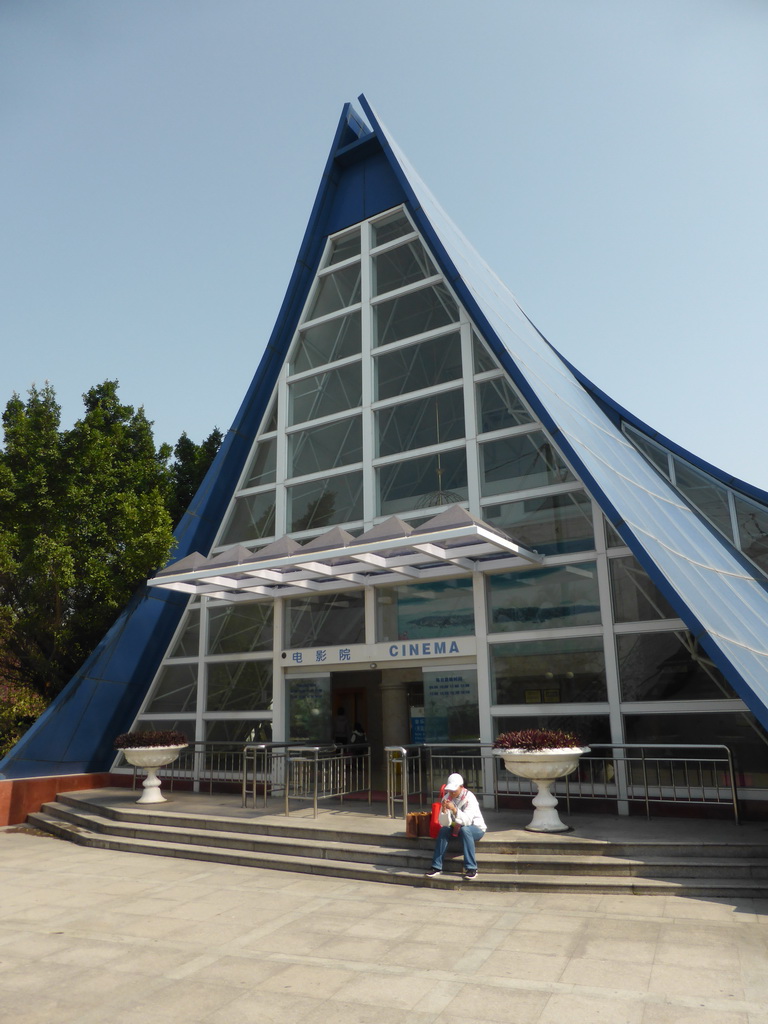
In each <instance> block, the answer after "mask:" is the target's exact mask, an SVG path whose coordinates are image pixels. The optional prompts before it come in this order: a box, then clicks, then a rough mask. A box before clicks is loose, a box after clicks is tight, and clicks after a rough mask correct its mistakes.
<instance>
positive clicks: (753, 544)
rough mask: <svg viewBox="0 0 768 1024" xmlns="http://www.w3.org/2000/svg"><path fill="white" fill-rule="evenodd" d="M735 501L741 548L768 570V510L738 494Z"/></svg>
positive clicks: (762, 567)
mask: <svg viewBox="0 0 768 1024" xmlns="http://www.w3.org/2000/svg"><path fill="white" fill-rule="evenodd" d="M735 501H736V519H737V522H738V524H739V542H740V544H741V550H742V551H743V552H744V554H745V555H746V556H747V557H748V558H751V559H752V561H753V562H757V564H758V565H759V566H760V568H761V569H764V570H766V571H768V511H766V509H761V508H758V507H757V505H753V504H752V502H751V501H744V500H743V499H742V498H739V497H738V496H736V497H735Z"/></svg>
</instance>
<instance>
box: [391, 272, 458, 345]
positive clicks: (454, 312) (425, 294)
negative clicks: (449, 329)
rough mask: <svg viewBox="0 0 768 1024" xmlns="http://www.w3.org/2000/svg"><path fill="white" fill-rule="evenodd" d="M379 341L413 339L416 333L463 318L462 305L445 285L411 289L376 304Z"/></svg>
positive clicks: (432, 329)
mask: <svg viewBox="0 0 768 1024" xmlns="http://www.w3.org/2000/svg"><path fill="white" fill-rule="evenodd" d="M374 318H375V329H376V344H377V345H389V344H391V343H392V342H393V341H401V340H402V339H403V338H411V337H413V336H414V335H415V334H423V333H424V332H425V331H434V330H435V329H436V328H438V327H445V326H446V325H447V324H455V323H456V321H457V320H458V319H459V307H458V306H457V305H456V303H455V302H454V301H453V298H452V297H451V294H450V292H449V291H448V289H447V288H446V287H445V285H442V284H437V285H433V286H432V287H431V288H422V289H421V290H420V291H418V292H409V293H408V294H407V295H400V296H398V298H396V299H389V300H388V301H387V302H381V303H379V304H378V305H377V306H374Z"/></svg>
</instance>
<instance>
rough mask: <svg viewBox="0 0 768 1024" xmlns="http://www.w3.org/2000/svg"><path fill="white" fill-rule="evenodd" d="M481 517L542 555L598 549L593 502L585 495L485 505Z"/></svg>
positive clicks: (576, 494) (561, 495)
mask: <svg viewBox="0 0 768 1024" xmlns="http://www.w3.org/2000/svg"><path fill="white" fill-rule="evenodd" d="M482 516H483V519H485V521H486V522H487V523H491V524H492V525H493V526H496V527H498V529H500V530H503V531H504V533H506V534H508V536H509V537H510V538H511V539H512V540H516V541H517V542H518V543H520V544H522V545H523V546H524V547H527V548H530V549H531V550H532V551H538V552H539V554H542V555H562V554H567V553H568V552H570V551H589V550H591V549H592V548H594V546H595V538H594V532H593V529H592V502H591V501H590V500H589V497H588V496H587V495H586V494H585V493H584V492H583V491H571V492H569V493H568V494H546V495H542V496H541V497H538V498H526V499H525V500H524V501H508V502H505V503H504V504H503V505H486V506H485V507H484V508H483V512H482Z"/></svg>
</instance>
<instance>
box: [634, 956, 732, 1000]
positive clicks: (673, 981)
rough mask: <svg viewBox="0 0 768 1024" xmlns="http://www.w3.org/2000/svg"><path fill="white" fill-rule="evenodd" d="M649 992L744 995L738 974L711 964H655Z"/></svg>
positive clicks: (713, 996)
mask: <svg viewBox="0 0 768 1024" xmlns="http://www.w3.org/2000/svg"><path fill="white" fill-rule="evenodd" d="M648 990H649V992H655V993H657V994H660V995H664V994H666V993H674V994H675V996H676V997H679V996H697V997H699V998H700V999H726V998H727V999H742V1000H743V999H744V986H743V983H742V980H741V977H740V975H734V974H732V973H729V972H728V971H715V970H712V969H711V968H709V969H707V968H694V967H673V966H669V965H667V964H654V965H653V967H652V969H651V978H650V981H649V983H648Z"/></svg>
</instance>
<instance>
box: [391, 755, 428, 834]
mask: <svg viewBox="0 0 768 1024" xmlns="http://www.w3.org/2000/svg"><path fill="white" fill-rule="evenodd" d="M423 750H424V746H423V744H415V743H412V744H409V745H408V746H405V747H385V748H384V754H385V757H386V766H387V814H388V815H389V817H390V818H394V817H395V816H396V815H395V804H396V803H402V805H403V817H404V818H405V817H406V816H407V814H408V800H409V797H411V796H418V798H419V804H422V803H423V802H424V788H423V786H422V751H423Z"/></svg>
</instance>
